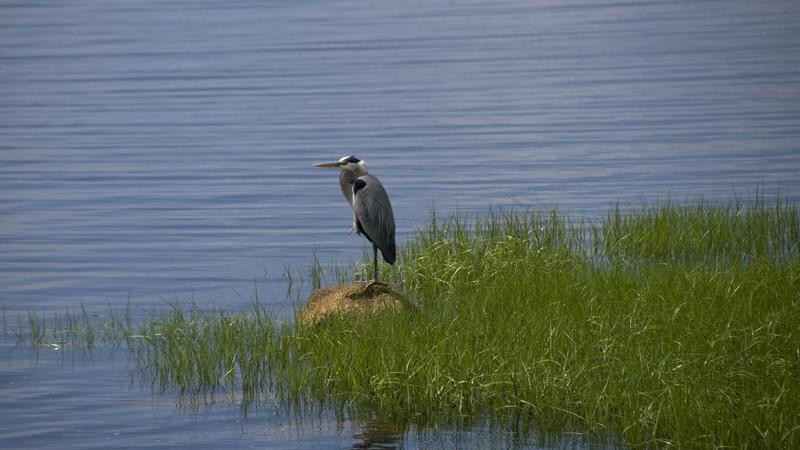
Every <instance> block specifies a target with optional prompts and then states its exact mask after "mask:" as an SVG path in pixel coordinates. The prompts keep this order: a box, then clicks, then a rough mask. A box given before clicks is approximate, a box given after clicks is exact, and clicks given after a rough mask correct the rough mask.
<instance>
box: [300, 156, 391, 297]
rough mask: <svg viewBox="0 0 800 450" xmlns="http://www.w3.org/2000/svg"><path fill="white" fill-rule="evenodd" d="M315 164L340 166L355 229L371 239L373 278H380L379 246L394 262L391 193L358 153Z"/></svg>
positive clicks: (388, 259) (315, 165)
mask: <svg viewBox="0 0 800 450" xmlns="http://www.w3.org/2000/svg"><path fill="white" fill-rule="evenodd" d="M314 167H329V168H333V169H339V170H340V173H339V186H340V187H341V188H342V195H344V199H345V200H347V203H349V204H350V206H351V207H352V208H353V226H352V227H351V228H350V231H348V232H347V234H351V233H352V232H353V231H355V232H356V233H358V234H363V235H364V236H366V237H367V239H369V241H370V242H372V252H373V274H374V278H373V280H374V281H378V249H380V250H381V255H383V259H384V261H386V262H387V263H389V264H394V261H395V256H396V248H395V244H394V213H393V212H392V204H391V202H389V196H388V195H386V190H385V189H383V185H382V184H381V182H380V181H378V178H377V177H375V176H374V175H371V174H370V173H369V172H368V171H367V166H366V165H364V161H361V160H360V159H358V158H356V157H355V156H352V155H351V156H345V157H343V158H342V159H340V160H339V161H336V162H332V163H319V164H314Z"/></svg>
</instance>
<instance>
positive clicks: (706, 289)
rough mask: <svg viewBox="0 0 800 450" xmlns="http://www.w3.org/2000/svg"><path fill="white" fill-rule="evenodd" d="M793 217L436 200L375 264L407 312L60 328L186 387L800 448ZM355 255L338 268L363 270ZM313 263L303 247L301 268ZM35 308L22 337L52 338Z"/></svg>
mask: <svg viewBox="0 0 800 450" xmlns="http://www.w3.org/2000/svg"><path fill="white" fill-rule="evenodd" d="M799 218H800V209H799V208H798V206H797V205H794V204H791V203H787V202H785V201H783V200H781V199H780V198H778V199H777V200H776V201H775V202H770V203H769V204H768V203H767V202H765V201H764V200H763V198H762V197H760V196H758V198H757V199H756V200H754V201H749V202H744V201H741V200H738V199H733V200H732V201H730V202H728V203H726V204H719V203H711V202H706V201H702V200H698V201H695V202H688V203H685V204H679V203H677V202H662V203H659V204H657V205H654V206H642V207H640V208H634V209H628V210H623V209H622V208H619V207H618V208H616V209H614V210H613V211H611V212H610V213H609V215H608V216H607V217H606V218H604V219H602V220H599V221H597V222H587V221H570V220H568V219H567V216H566V215H564V214H562V213H560V212H558V211H548V212H536V211H494V212H491V213H488V214H486V215H480V216H476V217H472V218H464V217H452V218H447V219H442V218H439V217H433V218H432V219H431V221H430V223H429V224H428V225H427V226H426V227H425V228H423V229H421V230H419V231H418V233H417V234H416V236H415V237H414V238H412V239H410V240H409V241H408V243H407V245H406V246H405V247H404V248H403V249H402V252H401V254H400V263H399V264H397V265H396V266H393V267H390V266H386V265H382V266H381V270H382V274H381V276H382V277H383V279H387V280H391V281H392V282H393V283H394V284H396V285H399V286H402V288H403V289H404V290H405V292H407V293H408V294H409V295H410V296H412V297H413V298H414V299H415V301H416V302H418V304H419V305H420V309H421V312H422V313H421V314H399V315H392V316H380V317H372V318H369V319H362V320H357V321H355V320H346V319H338V320H332V321H330V322H328V323H325V324H324V325H323V326H320V327H317V328H314V329H302V328H298V327H294V326H293V325H292V324H291V323H280V322H278V321H276V320H275V319H274V318H273V317H272V315H270V314H269V313H267V312H266V311H265V309H264V308H263V307H262V306H261V305H259V304H258V303H257V302H256V303H255V304H254V305H253V306H252V307H251V308H250V309H249V310H247V311H241V312H236V313H226V312H219V311H204V310H201V309H200V308H196V307H191V308H188V309H184V308H181V307H178V306H176V307H174V308H172V309H171V310H169V311H167V312H163V313H160V314H156V315H154V316H153V317H152V318H151V319H150V320H148V321H145V323H143V324H140V325H138V328H137V329H136V331H135V332H134V331H133V330H132V325H130V323H129V322H127V321H126V320H116V321H108V320H107V321H106V322H105V323H107V324H108V323H110V325H105V326H99V325H97V324H95V325H93V326H89V324H88V323H87V322H86V321H85V320H84V319H81V321H79V322H78V324H77V325H75V328H76V330H80V331H75V332H72V331H71V332H70V333H67V335H69V336H74V337H77V338H80V337H81V336H90V335H91V336H102V338H103V339H108V340H113V339H118V340H119V339H124V342H126V344H127V346H128V348H129V349H130V352H131V355H133V356H134V358H133V359H134V361H135V364H134V366H135V367H136V371H137V373H138V374H139V376H140V378H141V379H142V380H146V381H148V382H150V383H152V384H153V385H154V386H159V387H163V388H171V387H177V388H179V389H180V390H181V391H182V392H189V393H191V392H198V391H208V390H211V391H213V390H218V389H222V390H232V389H241V390H242V392H244V393H246V394H248V395H249V394H253V393H256V392H261V391H265V390H267V391H270V392H273V393H275V394H276V395H277V396H278V397H279V398H281V399H282V400H283V401H284V403H285V404H287V405H291V406H292V407H295V408H307V407H309V405H315V404H316V405H325V406H326V407H332V408H334V409H335V410H337V411H340V412H341V413H342V414H346V415H348V416H349V417H359V416H361V415H364V416H366V415H370V414H376V413H377V414H380V415H381V416H382V417H386V418H389V419H391V420H396V421H398V422H402V423H414V424H416V425H417V426H418V427H426V426H432V425H435V424H439V423H441V422H453V423H460V424H469V423H471V422H473V421H477V422H480V423H486V422H488V423H490V424H493V425H492V426H496V427H499V428H502V429H503V430H508V429H511V430H512V431H514V432H517V433H536V434H537V435H539V436H552V437H553V439H557V438H558V436H560V435H562V434H563V433H565V432H568V433H580V434H585V435H586V436H588V437H590V438H591V439H594V440H596V441H598V442H606V443H610V444H618V445H623V446H626V447H645V448H659V447H678V448H710V447H736V448H798V447H800V416H798V414H797V411H800V356H799V355H798V348H800V333H798V331H797V323H800V251H799V250H798V249H799V248H800V231H799V230H800V220H799ZM366 256H367V257H366V258H365V261H364V262H363V263H362V264H361V265H359V266H358V267H356V268H355V270H354V271H352V272H351V271H349V270H346V271H342V270H340V269H336V270H335V273H334V276H336V277H341V276H343V274H347V273H352V274H356V275H357V274H358V273H360V272H363V271H364V270H367V266H368V265H369V261H370V260H369V258H370V257H371V255H366ZM321 271H322V267H321V266H320V265H319V263H318V261H316V260H315V262H314V263H313V264H312V266H311V268H310V272H311V273H312V275H313V278H314V280H315V283H314V284H316V283H317V282H318V281H316V280H319V279H320V277H321V276H322V274H321ZM83 316H86V314H83ZM62 320H63V319H62ZM29 322H30V323H29V325H30V332H29V334H28V335H27V336H30V340H31V341H32V342H35V343H42V342H47V339H48V338H47V337H48V336H50V337H52V336H63V335H64V334H63V333H61V334H60V335H59V334H58V333H56V332H55V329H54V328H53V327H50V328H47V327H46V326H44V325H43V321H42V320H41V319H39V318H37V317H35V316H33V318H32V319H29ZM90 322H91V321H90ZM70 324H71V322H70V321H69V320H68V321H67V325H66V328H68V329H70V327H72V325H70ZM61 327H63V325H60V326H59V327H57V328H59V329H60V328H61ZM43 329H50V330H51V331H49V332H46V333H45V332H43V331H42V330H43ZM101 329H102V330H106V331H103V332H102V333H101V332H100V331H99V330H101ZM48 333H49V334H48ZM81 333H83V334H81ZM20 334H23V333H20ZM94 342H95V341H94V340H88V339H87V340H86V343H87V344H89V345H95V344H94Z"/></svg>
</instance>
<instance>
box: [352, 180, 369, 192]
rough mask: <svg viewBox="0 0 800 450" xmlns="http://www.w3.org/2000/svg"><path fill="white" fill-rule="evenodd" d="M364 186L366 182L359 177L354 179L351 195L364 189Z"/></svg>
mask: <svg viewBox="0 0 800 450" xmlns="http://www.w3.org/2000/svg"><path fill="white" fill-rule="evenodd" d="M365 187H367V182H366V181H364V180H362V179H361V178H356V180H355V181H353V195H356V194H358V191H360V190H362V189H364V188H365Z"/></svg>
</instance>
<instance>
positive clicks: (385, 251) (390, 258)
mask: <svg viewBox="0 0 800 450" xmlns="http://www.w3.org/2000/svg"><path fill="white" fill-rule="evenodd" d="M381 255H383V260H384V261H386V262H387V263H389V264H394V262H395V261H396V260H397V252H396V249H395V246H394V244H392V245H390V246H387V248H382V249H381Z"/></svg>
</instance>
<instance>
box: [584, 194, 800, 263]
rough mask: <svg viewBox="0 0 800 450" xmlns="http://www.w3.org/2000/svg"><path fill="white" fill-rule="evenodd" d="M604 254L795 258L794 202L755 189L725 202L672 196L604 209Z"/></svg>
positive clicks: (798, 252) (799, 235)
mask: <svg viewBox="0 0 800 450" xmlns="http://www.w3.org/2000/svg"><path fill="white" fill-rule="evenodd" d="M597 242H598V243H600V244H602V245H604V249H603V250H604V251H605V252H606V253H607V254H608V255H610V256H616V257H630V258H636V259H646V258H653V259H655V260H662V261H664V262H673V263H674V262H682V261H686V262H702V261H705V262H720V261H721V262H723V263H725V264H731V263H747V262H750V261H753V260H756V259H760V258H769V259H772V260H774V261H773V262H779V261H775V259H776V258H777V259H778V260H784V261H788V260H796V259H797V258H800V248H799V247H798V243H799V242H800V208H798V206H797V205H794V204H787V203H786V202H784V201H782V200H781V198H780V196H778V197H776V199H775V201H774V202H773V203H772V204H768V203H766V201H765V199H764V197H763V196H761V195H756V197H755V198H754V199H751V200H750V201H747V202H745V201H742V200H740V199H733V200H731V201H730V202H728V203H727V204H723V205H720V204H718V203H712V202H707V201H703V200H697V201H695V202H691V203H689V204H680V203H677V202H675V201H673V200H667V201H663V202H658V203H656V204H654V205H652V206H643V207H642V208H640V209H636V210H630V211H622V210H621V209H620V208H619V206H618V207H617V208H615V209H614V210H613V211H611V212H610V213H609V214H608V218H607V219H606V221H605V222H604V223H603V226H602V240H600V239H598V240H597Z"/></svg>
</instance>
